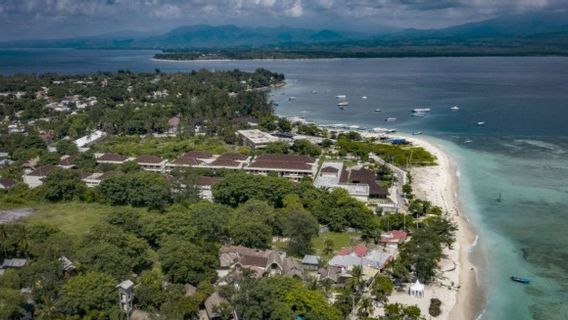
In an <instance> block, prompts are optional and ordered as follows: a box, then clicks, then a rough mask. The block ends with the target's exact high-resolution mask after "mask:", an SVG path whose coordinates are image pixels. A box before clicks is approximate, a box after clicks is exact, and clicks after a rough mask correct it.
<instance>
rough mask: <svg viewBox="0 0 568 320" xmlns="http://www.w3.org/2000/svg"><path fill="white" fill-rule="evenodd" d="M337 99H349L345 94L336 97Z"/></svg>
mask: <svg viewBox="0 0 568 320" xmlns="http://www.w3.org/2000/svg"><path fill="white" fill-rule="evenodd" d="M335 99H347V96H346V95H344V94H339V95H336V96H335Z"/></svg>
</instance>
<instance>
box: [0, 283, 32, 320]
mask: <svg viewBox="0 0 568 320" xmlns="http://www.w3.org/2000/svg"><path fill="white" fill-rule="evenodd" d="M25 306H26V301H25V300H24V296H22V295H21V294H20V291H19V290H15V289H10V288H0V319H1V320H16V319H21V317H23V315H24V314H25V309H24V307H25Z"/></svg>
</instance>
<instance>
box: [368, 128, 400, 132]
mask: <svg viewBox="0 0 568 320" xmlns="http://www.w3.org/2000/svg"><path fill="white" fill-rule="evenodd" d="M373 131H374V132H377V133H395V132H396V129H388V128H373Z"/></svg>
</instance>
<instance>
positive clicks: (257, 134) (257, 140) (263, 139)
mask: <svg viewBox="0 0 568 320" xmlns="http://www.w3.org/2000/svg"><path fill="white" fill-rule="evenodd" d="M237 132H238V134H240V135H241V136H243V137H244V138H245V139H247V140H249V141H251V142H252V143H254V144H267V143H271V142H278V141H280V139H278V138H277V137H274V136H272V135H270V134H269V133H266V132H263V131H260V130H258V129H251V130H239V131H237Z"/></svg>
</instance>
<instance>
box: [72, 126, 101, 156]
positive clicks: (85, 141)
mask: <svg viewBox="0 0 568 320" xmlns="http://www.w3.org/2000/svg"><path fill="white" fill-rule="evenodd" d="M106 136H107V134H106V132H104V131H101V130H97V131H94V132H91V133H90V134H88V135H86V136H84V137H81V138H79V139H77V140H75V141H74V142H75V144H76V145H77V148H79V151H85V148H86V147H88V146H90V145H92V144H93V143H95V142H97V141H99V140H101V139H104V138H105V137H106Z"/></svg>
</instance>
